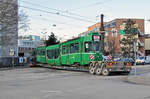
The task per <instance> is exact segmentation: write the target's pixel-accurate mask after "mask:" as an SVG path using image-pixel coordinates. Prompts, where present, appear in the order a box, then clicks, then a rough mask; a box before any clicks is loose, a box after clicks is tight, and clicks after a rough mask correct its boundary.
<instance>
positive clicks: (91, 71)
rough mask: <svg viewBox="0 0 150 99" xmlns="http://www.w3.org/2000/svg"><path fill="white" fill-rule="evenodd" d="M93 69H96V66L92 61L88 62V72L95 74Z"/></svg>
mask: <svg viewBox="0 0 150 99" xmlns="http://www.w3.org/2000/svg"><path fill="white" fill-rule="evenodd" d="M95 71H96V66H95V64H94V63H90V66H89V73H90V74H95Z"/></svg>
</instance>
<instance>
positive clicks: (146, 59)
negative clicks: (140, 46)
mask: <svg viewBox="0 0 150 99" xmlns="http://www.w3.org/2000/svg"><path fill="white" fill-rule="evenodd" d="M145 64H150V56H145Z"/></svg>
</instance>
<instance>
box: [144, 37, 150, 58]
mask: <svg viewBox="0 0 150 99" xmlns="http://www.w3.org/2000/svg"><path fill="white" fill-rule="evenodd" d="M145 56H150V34H147V35H145Z"/></svg>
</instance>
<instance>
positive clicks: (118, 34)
mask: <svg viewBox="0 0 150 99" xmlns="http://www.w3.org/2000/svg"><path fill="white" fill-rule="evenodd" d="M127 20H128V19H115V20H112V21H109V22H106V23H104V27H105V31H106V32H105V44H104V45H105V50H107V51H109V50H111V47H112V44H113V46H114V49H115V52H116V53H121V44H120V40H121V39H122V38H124V32H123V31H124V27H125V24H126V22H127ZM131 20H132V21H135V22H136V27H137V28H138V31H139V33H138V35H137V36H136V37H137V39H138V40H137V44H136V45H137V55H139V56H143V55H145V49H144V42H145V40H144V32H145V31H144V19H131ZM99 28H100V23H97V24H94V25H92V26H90V27H88V32H99ZM110 42H111V43H112V44H111V43H110Z"/></svg>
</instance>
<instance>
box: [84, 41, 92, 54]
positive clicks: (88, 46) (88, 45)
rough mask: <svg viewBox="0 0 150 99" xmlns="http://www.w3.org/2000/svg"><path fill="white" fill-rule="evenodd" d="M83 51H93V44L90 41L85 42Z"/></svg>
mask: <svg viewBox="0 0 150 99" xmlns="http://www.w3.org/2000/svg"><path fill="white" fill-rule="evenodd" d="M84 44H85V52H91V51H93V45H92V42H85V43H84Z"/></svg>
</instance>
